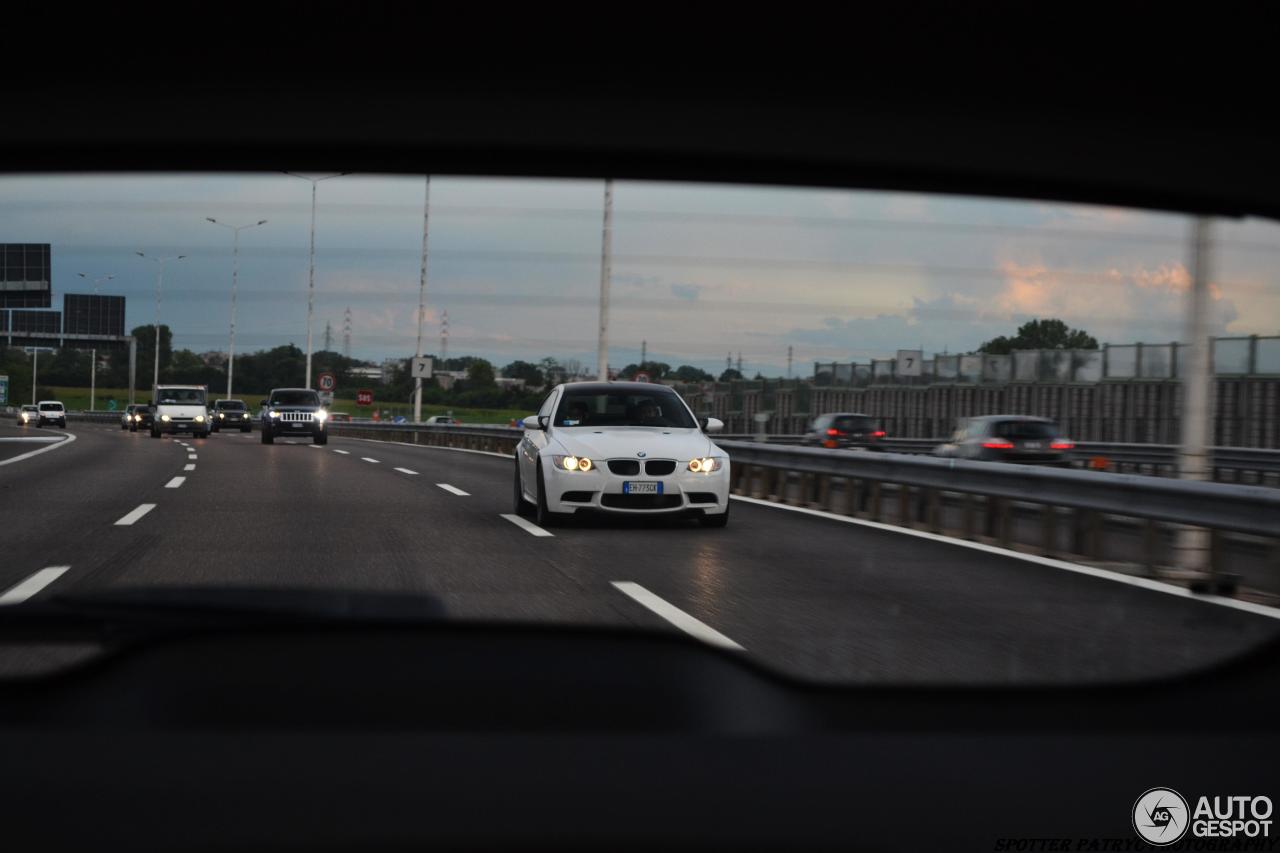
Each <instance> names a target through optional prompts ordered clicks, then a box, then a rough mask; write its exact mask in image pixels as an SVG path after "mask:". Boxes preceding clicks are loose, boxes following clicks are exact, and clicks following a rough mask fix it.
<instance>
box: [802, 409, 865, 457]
mask: <svg viewBox="0 0 1280 853" xmlns="http://www.w3.org/2000/svg"><path fill="white" fill-rule="evenodd" d="M882 438H884V430H882V429H881V428H880V422H879V421H877V420H876V419H875V418H874V417H872V416H871V415H864V414H861V413H859V412H833V413H831V414H827V415H819V416H818V417H816V418H814V419H813V423H812V424H810V426H809V431H808V432H806V433H805V434H804V438H803V439H802V441H801V444H805V445H808V446H810V447H830V448H835V449H847V448H851V447H861V448H865V449H867V450H879V449H880V439H882Z"/></svg>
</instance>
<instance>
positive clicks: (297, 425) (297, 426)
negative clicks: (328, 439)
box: [293, 421, 310, 429]
mask: <svg viewBox="0 0 1280 853" xmlns="http://www.w3.org/2000/svg"><path fill="white" fill-rule="evenodd" d="M309 426H310V424H304V423H302V422H300V421H299V422H295V423H294V424H293V428H294V429H306V428H307V427H309Z"/></svg>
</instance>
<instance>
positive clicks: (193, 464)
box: [182, 462, 196, 471]
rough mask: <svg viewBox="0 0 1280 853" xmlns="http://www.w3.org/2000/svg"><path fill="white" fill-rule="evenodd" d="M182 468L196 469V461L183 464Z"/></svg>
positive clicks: (185, 469)
mask: <svg viewBox="0 0 1280 853" xmlns="http://www.w3.org/2000/svg"><path fill="white" fill-rule="evenodd" d="M182 470H183V471H194V470H196V466H195V463H194V462H188V463H187V464H186V465H183V466H182Z"/></svg>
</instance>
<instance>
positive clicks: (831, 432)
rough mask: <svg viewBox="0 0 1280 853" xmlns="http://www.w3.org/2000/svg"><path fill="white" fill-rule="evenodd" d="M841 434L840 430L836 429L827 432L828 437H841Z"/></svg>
mask: <svg viewBox="0 0 1280 853" xmlns="http://www.w3.org/2000/svg"><path fill="white" fill-rule="evenodd" d="M839 434H840V430H838V429H836V428H835V427H832V428H831V429H829V430H827V435H839Z"/></svg>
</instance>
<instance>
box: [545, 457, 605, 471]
mask: <svg viewBox="0 0 1280 853" xmlns="http://www.w3.org/2000/svg"><path fill="white" fill-rule="evenodd" d="M551 459H552V460H553V461H554V462H555V465H556V467H557V468H563V469H564V470H565V471H590V470H591V469H592V468H593V467H595V463H594V462H592V461H591V460H590V459H588V458H587V457H585V456H552V457H551Z"/></svg>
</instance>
